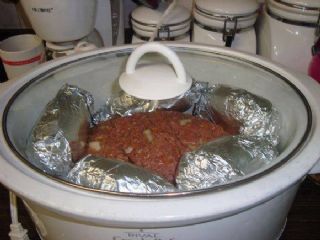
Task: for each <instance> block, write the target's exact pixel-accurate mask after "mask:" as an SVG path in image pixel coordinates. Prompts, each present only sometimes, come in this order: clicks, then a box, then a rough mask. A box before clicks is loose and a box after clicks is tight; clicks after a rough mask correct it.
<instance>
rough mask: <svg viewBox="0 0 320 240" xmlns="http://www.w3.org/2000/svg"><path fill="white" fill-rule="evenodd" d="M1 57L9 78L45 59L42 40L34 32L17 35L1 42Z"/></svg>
mask: <svg viewBox="0 0 320 240" xmlns="http://www.w3.org/2000/svg"><path fill="white" fill-rule="evenodd" d="M0 57H1V60H2V63H3V66H4V69H5V71H6V73H7V76H8V78H9V79H12V78H15V77H18V76H20V75H21V74H23V73H25V72H27V71H28V70H30V69H31V68H33V67H36V66H37V65H39V64H40V63H42V62H44V61H45V49H44V45H43V42H42V40H41V39H40V38H39V37H38V36H36V35H33V34H23V35H16V36H13V37H10V38H7V39H5V40H3V41H2V42H1V43H0Z"/></svg>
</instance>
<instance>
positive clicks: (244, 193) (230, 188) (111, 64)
mask: <svg viewBox="0 0 320 240" xmlns="http://www.w3.org/2000/svg"><path fill="white" fill-rule="evenodd" d="M168 46H169V47H171V48H172V49H173V50H174V51H176V53H177V54H178V56H179V57H180V59H181V61H182V62H183V64H184V66H185V69H186V70H187V72H188V73H189V74H190V75H191V76H192V77H193V78H194V79H196V80H198V81H207V82H209V83H210V84H216V83H224V84H230V85H233V86H234V87H240V88H243V89H246V90H248V91H250V92H252V93H255V94H257V95H259V96H262V97H265V98H267V99H268V100H270V101H271V102H272V103H273V105H274V106H275V107H276V108H278V109H279V111H280V113H281V118H282V128H281V136H280V142H281V143H280V146H279V150H280V155H279V157H278V158H277V159H276V161H275V162H274V164H272V165H270V166H268V167H266V168H263V169H259V170H258V171H256V172H254V173H252V174H251V175H248V176H246V177H245V178H243V179H241V180H239V181H235V182H231V183H228V184H226V185H222V186H217V187H213V188H210V189H205V190H198V191H193V192H176V193H165V194H155V195H147V196H146V195H138V194H125V193H117V192H106V191H99V190H93V189H87V188H85V187H80V186H77V185H73V184H70V183H67V182H65V181H63V180H59V179H56V178H53V177H50V176H48V175H46V174H44V173H43V172H42V171H40V170H39V169H36V168H35V167H33V166H32V165H31V164H30V163H29V162H28V161H26V160H25V154H24V149H25V142H26V139H27V138H28V135H29V133H30V130H31V128H32V126H33V125H34V123H35V120H36V119H37V117H38V116H39V114H40V112H41V111H42V109H43V108H44V107H45V105H46V103H47V102H48V101H49V100H50V99H52V98H53V97H54V96H55V94H56V93H57V90H58V89H59V88H60V87H61V86H62V85H63V84H65V83H69V84H75V85H77V86H79V87H81V88H84V89H86V90H87V91H89V92H91V93H92V94H93V96H94V98H95V101H96V103H95V104H96V106H99V105H101V104H102V103H103V102H104V100H105V99H106V96H110V95H111V94H112V92H115V91H117V89H118V77H119V75H120V74H121V73H122V72H123V71H124V66H125V63H126V60H127V57H128V55H129V54H130V53H131V52H132V50H133V49H134V48H135V47H136V46H123V47H117V48H109V49H101V50H96V51H92V52H87V53H81V54H77V55H73V56H69V57H66V58H61V59H58V60H54V61H52V62H48V63H46V64H44V65H42V66H40V67H39V68H37V69H35V70H34V71H32V72H29V73H27V74H26V75H25V76H23V77H21V78H19V79H16V80H10V81H9V82H8V83H7V84H6V85H3V86H1V95H0V99H1V101H0V108H1V126H2V130H1V133H0V134H1V135H0V146H1V147H0V154H1V156H0V165H1V168H0V181H1V182H2V183H3V184H4V185H5V186H7V187H8V188H9V189H10V190H12V191H14V192H15V193H16V194H17V195H18V196H19V197H21V198H22V199H23V200H24V202H25V204H26V206H27V207H28V209H29V211H30V214H31V217H32V218H33V220H34V222H35V224H36V227H37V230H38V232H39V234H40V236H41V238H42V239H46V240H58V239H59V240H84V239H86V240H87V239H94V240H106V239H108V240H109V239H110V240H142V239H148V240H149V239H150V240H151V239H152V240H156V239H157V240H160V239H161V240H173V239H174V240H195V239H219V240H221V239H226V240H229V239H234V240H248V239H259V240H271V239H278V238H279V236H280V235H281V232H282V230H283V227H284V225H285V222H286V216H287V213H288V211H289V209H290V206H291V203H292V201H293V199H294V197H295V194H296V191H297V189H298V187H299V184H300V183H301V181H302V180H303V179H304V177H305V176H306V175H307V174H308V173H310V172H311V169H312V168H313V167H314V166H315V165H316V163H317V161H318V159H319V156H320V148H319V142H320V127H319V126H320V125H319V123H320V122H319V121H320V106H319V104H318V100H319V99H320V88H319V85H318V84H317V83H316V82H315V81H314V80H312V79H310V78H309V77H307V76H305V75H300V74H298V73H293V72H288V71H287V70H286V69H283V68H281V67H279V66H277V65H275V64H273V63H270V62H269V61H267V60H264V59H262V58H260V57H257V56H252V55H246V54H244V53H240V52H235V51H232V50H229V49H225V48H223V49H222V48H215V47H209V46H199V45H183V44H168ZM158 58H159V57H158V56H157V55H154V54H151V55H150V54H148V55H145V56H144V59H145V60H148V59H152V60H153V61H154V60H157V59H158ZM317 171H318V172H320V168H319V166H318V168H317V169H316V168H313V172H317Z"/></svg>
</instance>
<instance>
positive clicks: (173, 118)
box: [87, 111, 227, 183]
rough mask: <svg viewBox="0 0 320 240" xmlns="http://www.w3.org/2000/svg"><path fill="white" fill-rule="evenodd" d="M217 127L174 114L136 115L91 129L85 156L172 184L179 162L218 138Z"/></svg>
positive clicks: (187, 115)
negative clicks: (132, 168)
mask: <svg viewBox="0 0 320 240" xmlns="http://www.w3.org/2000/svg"><path fill="white" fill-rule="evenodd" d="M224 135H227V133H226V132H225V131H224V130H223V128H222V127H221V126H219V125H216V124H214V123H211V122H209V121H207V120H204V119H201V118H199V117H195V116H192V115H189V114H184V113H181V112H175V111H155V112H150V113H136V114H134V115H132V116H128V117H118V118H113V119H111V120H108V121H106V122H103V123H100V124H99V125H97V126H95V127H93V128H92V129H91V132H90V134H89V144H88V149H87V154H92V155H95V156H101V157H106V158H113V159H120V160H123V161H128V162H131V163H133V164H136V165H138V166H141V167H143V168H145V169H148V170H150V171H152V172H154V173H156V174H158V175H160V176H162V177H164V178H166V179H167V180H168V181H170V182H172V183H174V179H175V172H176V168H177V165H178V163H179V159H180V158H181V156H182V155H183V154H184V153H185V152H187V151H191V150H194V149H196V148H198V147H199V146H200V145H202V144H204V143H206V142H209V141H211V140H213V139H215V138H217V137H221V136H224Z"/></svg>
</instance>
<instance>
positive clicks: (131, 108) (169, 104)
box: [93, 82, 208, 124]
mask: <svg viewBox="0 0 320 240" xmlns="http://www.w3.org/2000/svg"><path fill="white" fill-rule="evenodd" d="M207 86H208V83H201V82H194V83H193V84H192V86H191V88H190V89H189V90H188V91H187V92H186V93H184V94H182V95H180V96H178V97H175V98H172V99H167V100H160V101H155V100H145V99H139V98H136V97H133V96H131V95H128V94H127V93H125V92H121V93H120V94H119V95H117V96H115V97H111V98H109V99H107V101H106V104H105V105H104V106H102V107H101V109H100V110H99V111H97V112H96V113H95V114H94V116H93V121H94V123H95V124H98V123H99V122H103V121H106V120H109V119H111V118H113V117H115V116H121V117H124V116H130V115H132V114H134V113H137V112H152V111H155V110H157V109H161V110H171V111H179V112H185V111H187V110H189V109H190V108H191V107H192V106H193V105H194V104H195V103H196V102H198V101H199V98H200V97H201V95H202V91H203V90H204V89H207Z"/></svg>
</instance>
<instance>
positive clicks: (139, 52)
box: [126, 42, 187, 84]
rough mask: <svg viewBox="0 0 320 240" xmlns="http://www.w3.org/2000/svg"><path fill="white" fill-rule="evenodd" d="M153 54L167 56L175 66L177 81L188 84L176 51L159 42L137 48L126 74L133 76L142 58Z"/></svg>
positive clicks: (130, 58) (131, 56) (130, 59)
mask: <svg viewBox="0 0 320 240" xmlns="http://www.w3.org/2000/svg"><path fill="white" fill-rule="evenodd" d="M151 52H156V53H159V54H161V55H163V56H165V57H166V58H167V59H168V61H169V62H170V63H171V64H172V66H173V69H174V71H175V73H176V75H177V81H178V82H179V83H183V84H185V83H187V74H186V71H185V69H184V67H183V64H182V62H181V61H180V59H179V57H178V56H177V54H176V53H175V52H174V51H172V50H171V49H170V48H168V47H166V46H164V45H162V44H160V43H157V42H150V43H146V44H144V45H141V46H139V47H137V48H136V49H135V50H134V51H133V52H132V54H131V55H130V57H129V59H128V62H127V66H126V74H128V75H129V74H133V73H134V72H135V71H136V65H137V63H138V61H139V60H140V58H141V57H142V56H143V55H144V54H146V53H151Z"/></svg>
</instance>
